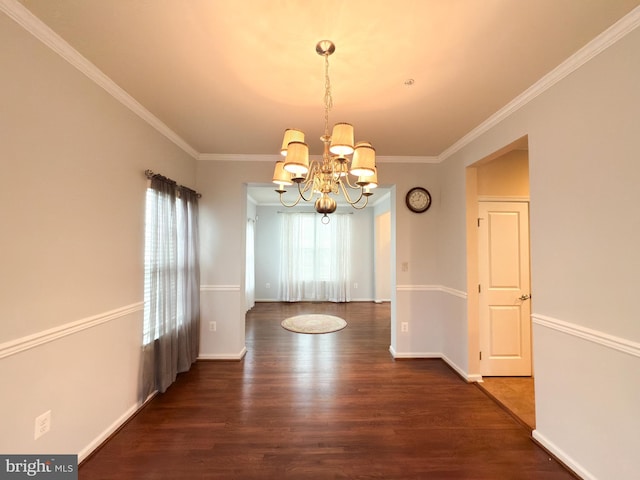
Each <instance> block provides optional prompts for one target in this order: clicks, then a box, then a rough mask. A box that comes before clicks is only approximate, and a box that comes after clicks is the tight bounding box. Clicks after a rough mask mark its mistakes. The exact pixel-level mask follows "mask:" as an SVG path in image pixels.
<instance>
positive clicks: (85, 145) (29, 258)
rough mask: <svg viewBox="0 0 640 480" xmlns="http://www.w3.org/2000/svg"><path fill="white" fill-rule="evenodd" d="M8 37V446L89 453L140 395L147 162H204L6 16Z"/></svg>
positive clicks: (4, 419) (4, 149) (1, 253)
mask: <svg viewBox="0 0 640 480" xmlns="http://www.w3.org/2000/svg"><path fill="white" fill-rule="evenodd" d="M0 45H2V48H0V72H2V74H0V105H2V109H1V112H0V166H1V171H2V178H3V182H2V188H1V189H0V218H1V219H2V227H1V228H2V248H0V265H1V270H2V274H1V275H0V305H1V310H0V314H1V317H0V325H1V328H0V378H2V382H3V389H2V392H3V393H2V395H0V425H2V428H1V429H2V435H0V451H1V452H3V453H51V452H61V453H79V454H80V456H81V458H82V457H83V456H84V455H86V454H87V453H88V452H89V451H90V450H91V449H92V448H93V447H95V446H96V445H97V444H98V443H99V442H100V441H101V440H102V439H104V438H105V437H106V435H107V434H109V433H111V431H112V430H113V429H114V428H115V427H117V426H118V425H119V424H120V422H121V421H122V420H124V419H125V418H126V417H127V416H128V415H129V414H131V412H133V411H135V409H136V408H137V406H138V405H139V397H138V395H139V393H138V386H139V373H140V372H139V370H140V345H141V341H142V314H143V304H142V302H143V251H144V250H143V249H144V202H145V190H146V178H145V176H144V174H143V172H144V170H145V169H147V168H149V169H152V170H154V171H157V172H159V173H162V174H164V175H166V176H169V177H172V178H174V179H175V180H177V181H178V182H179V183H182V184H185V185H188V186H192V187H193V186H195V170H196V167H195V163H196V162H195V161H194V160H193V159H192V158H191V157H189V156H187V155H186V154H185V153H184V152H183V151H182V150H179V149H178V148H177V147H176V146H175V145H174V144H173V143H171V142H170V141H169V140H167V139H166V138H165V137H164V136H162V135H160V134H159V133H158V132H157V131H156V130H155V129H153V128H151V127H150V126H149V125H148V124H147V123H145V122H143V121H142V120H141V119H140V118H139V117H138V116H137V115H136V114H134V113H133V112H132V111H131V110H129V109H127V108H126V107H124V106H123V105H122V104H121V103H119V102H118V101H116V100H115V99H114V98H113V97H111V96H110V95H109V94H107V93H106V92H105V91H104V90H102V89H101V88H100V87H98V86H97V85H96V84H94V83H93V82H92V81H91V80H89V78H88V77H86V76H85V75H84V74H83V73H80V72H79V71H78V70H76V69H75V68H73V67H72V66H70V64H68V63H67V62H66V61H65V60H63V59H62V58H61V57H60V56H58V55H57V54H55V53H53V52H52V51H51V50H49V49H48V48H47V47H45V46H44V45H43V44H42V43H41V42H40V41H39V40H37V39H35V38H34V37H33V36H31V34H29V33H27V32H26V31H25V30H24V29H23V28H22V27H20V26H18V25H17V24H15V23H14V22H13V21H12V20H11V19H9V18H8V17H7V16H5V15H4V14H0ZM47 410H51V431H50V432H49V433H47V434H46V435H45V436H43V437H41V438H40V439H38V440H34V427H35V425H34V421H35V418H36V417H37V416H38V415H40V414H42V413H44V412H45V411H47Z"/></svg>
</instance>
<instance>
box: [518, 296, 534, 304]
mask: <svg viewBox="0 0 640 480" xmlns="http://www.w3.org/2000/svg"><path fill="white" fill-rule="evenodd" d="M530 298H531V295H521V296H520V297H519V298H518V300H522V301H523V302H524V301H525V300H529V299H530Z"/></svg>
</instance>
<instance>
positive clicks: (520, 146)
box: [465, 135, 535, 382]
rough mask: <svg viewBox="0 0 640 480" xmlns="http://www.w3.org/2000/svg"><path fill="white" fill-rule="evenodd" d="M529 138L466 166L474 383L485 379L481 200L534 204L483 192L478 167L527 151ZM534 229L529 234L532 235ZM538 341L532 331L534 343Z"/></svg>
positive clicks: (470, 354) (470, 356)
mask: <svg viewBox="0 0 640 480" xmlns="http://www.w3.org/2000/svg"><path fill="white" fill-rule="evenodd" d="M527 145H528V138H527V136H526V135H525V136H524V137H521V138H519V139H517V140H515V141H514V142H512V143H510V144H509V145H506V146H505V147H503V148H501V149H499V150H497V151H495V152H493V153H492V154H489V155H487V156H486V157H484V158H481V159H478V161H476V162H475V163H472V164H469V165H468V166H467V167H466V168H465V182H466V187H465V188H466V205H465V209H466V219H465V223H466V233H467V236H466V237H467V238H466V252H467V359H468V364H467V372H468V375H467V378H468V379H469V381H471V382H482V375H481V373H480V330H479V329H480V325H479V302H480V299H479V295H478V284H479V272H478V228H477V222H478V202H479V201H480V200H484V201H500V200H502V201H528V202H529V206H530V207H531V205H532V203H531V200H530V198H529V195H528V192H527V195H522V196H513V195H499V196H489V195H481V194H480V193H479V185H478V168H480V167H482V166H483V165H486V164H488V163H490V162H492V161H493V160H497V159H499V158H500V157H503V156H505V155H507V154H509V153H511V152H513V151H515V150H527V149H528V147H527ZM531 233H532V232H531V230H530V231H529V234H530V236H531ZM534 341H535V339H534V338H533V332H532V343H533V342H534ZM534 361H535V359H534V358H533V348H532V374H533V362H534Z"/></svg>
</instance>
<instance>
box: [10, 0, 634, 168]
mask: <svg viewBox="0 0 640 480" xmlns="http://www.w3.org/2000/svg"><path fill="white" fill-rule="evenodd" d="M0 11H1V12H3V13H5V14H6V15H7V16H8V17H9V18H11V19H12V20H14V21H15V22H16V23H18V24H19V25H20V26H22V27H23V28H24V29H25V30H27V31H28V32H29V33H31V34H32V35H33V36H34V37H36V38H37V39H38V40H40V41H41V42H42V43H44V44H45V45H46V46H48V47H49V48H51V49H52V50H53V51H54V52H56V53H57V54H58V55H60V56H61V57H62V58H64V59H65V60H66V61H67V62H69V63H70V64H71V65H73V66H74V67H76V68H77V69H78V70H80V71H81V72H82V73H84V74H85V75H86V76H87V77H89V78H90V79H91V80H93V81H94V82H95V83H96V84H97V85H99V86H100V87H102V88H103V89H104V90H105V91H107V92H108V93H109V94H110V95H112V96H113V97H114V98H115V99H116V100H118V101H119V102H120V103H122V104H123V105H124V106H126V107H127V108H129V109H130V110H131V111H132V112H134V113H135V114H136V115H138V116H139V117H140V118H141V119H142V120H144V121H145V122H147V123H148V124H149V125H151V126H152V127H153V128H155V129H156V130H157V131H158V132H160V133H161V134H162V135H164V136H165V137H166V138H167V139H169V140H170V141H171V142H173V143H174V144H175V145H176V146H178V147H179V148H181V149H182V150H183V151H184V152H186V153H187V154H188V155H190V156H191V157H193V158H195V159H196V160H203V161H269V162H275V161H276V160H277V159H279V158H280V156H279V155H253V154H252V155H238V154H229V155H227V154H217V153H199V152H198V151H196V150H195V149H194V148H193V147H192V146H191V145H189V144H188V143H187V142H186V141H185V140H184V139H183V138H182V137H180V136H179V135H178V134H177V133H175V132H174V131H173V130H171V128H169V127H168V126H167V125H166V124H165V123H164V122H162V121H161V120H160V119H159V118H158V117H156V116H155V115H153V114H152V113H151V112H150V111H149V110H147V109H146V108H145V107H144V106H142V105H141V104H140V103H139V102H138V101H137V100H135V99H134V98H133V97H132V96H131V95H129V94H128V93H127V92H125V91H124V90H123V89H122V88H120V87H119V86H118V85H117V84H116V83H115V82H114V81H113V80H111V79H110V78H109V77H108V76H106V75H105V74H104V73H103V72H102V71H101V70H100V69H99V68H98V67H96V66H95V65H94V64H93V63H91V62H90V61H89V60H87V59H86V58H85V57H83V56H82V55H81V54H80V53H79V52H78V51H77V50H76V49H74V48H73V47H72V46H71V45H69V44H68V43H67V42H66V41H65V40H64V39H63V38H62V37H60V36H59V35H58V34H57V33H55V32H54V31H53V30H51V28H49V27H48V26H47V25H46V24H45V23H44V22H42V21H41V20H40V19H39V18H38V17H36V16H35V15H33V14H32V13H31V11H29V9H27V8H26V7H25V6H23V5H22V4H21V3H20V2H19V1H18V0H0ZM639 25H640V6H639V7H636V8H635V9H633V10H632V11H631V12H630V13H629V14H627V15H626V16H624V17H623V18H621V19H620V20H619V21H618V22H616V23H615V24H613V25H612V26H611V27H609V28H608V29H607V30H605V31H604V32H602V33H601V34H600V35H598V36H597V37H595V38H594V39H593V40H591V41H590V42H589V43H587V44H586V45H585V46H584V47H583V48H581V49H580V50H578V51H577V52H576V53H575V54H574V55H572V56H571V57H569V58H568V59H567V60H565V61H564V62H562V63H561V64H560V65H559V66H558V67H556V68H555V69H553V70H552V71H551V72H549V73H548V74H547V75H545V76H544V77H542V78H541V79H540V80H538V81H537V82H536V83H535V84H533V85H532V86H531V87H529V88H528V89H527V90H525V91H524V92H523V93H521V94H520V95H518V96H517V97H516V98H514V99H513V100H512V101H511V102H509V103H508V104H507V105H505V106H504V107H503V108H501V109H500V110H498V111H497V112H496V113H494V114H493V115H491V116H490V117H489V118H488V119H487V120H485V121H484V122H482V123H481V124H480V125H478V126H477V127H475V128H474V129H473V130H471V131H470V132H469V133H467V134H466V135H464V136H463V137H462V138H460V139H459V140H458V141H456V142H455V143H454V144H453V145H451V146H450V147H449V148H447V149H446V150H444V151H443V152H442V153H440V154H439V155H437V156H404V157H403V156H379V157H377V161H378V162H380V163H434V164H437V163H442V162H443V161H445V160H446V159H447V158H449V157H450V156H452V155H453V154H454V153H456V152H458V151H459V150H461V149H462V148H463V147H465V146H466V145H468V144H469V143H471V142H472V141H473V140H475V139H476V138H478V137H480V136H481V135H482V134H484V133H486V132H487V131H488V130H490V129H491V128H493V127H494V126H495V125H497V124H498V123H500V122H501V121H502V120H504V119H505V118H507V117H509V116H510V115H512V114H513V113H514V112H516V111H517V110H519V109H521V108H522V107H524V106H525V105H527V104H528V103H529V102H531V101H532V100H533V99H535V98H536V97H537V96H539V95H540V94H542V93H543V92H545V91H546V90H548V89H549V88H551V87H552V86H553V85H555V84H556V83H557V82H559V81H560V80H562V79H563V78H564V77H566V76H567V75H569V74H570V73H572V72H574V71H575V70H577V69H578V68H580V67H581V66H582V65H584V64H585V63H587V62H588V61H589V60H591V59H592V58H593V57H595V56H596V55H598V54H599V53H601V52H602V51H604V50H606V49H607V48H608V47H610V46H611V45H613V44H614V43H616V42H617V41H618V40H620V39H621V38H623V37H624V36H626V35H627V34H628V33H630V32H631V31H633V30H634V29H636V28H637V27H638V26H639Z"/></svg>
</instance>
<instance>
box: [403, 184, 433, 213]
mask: <svg viewBox="0 0 640 480" xmlns="http://www.w3.org/2000/svg"><path fill="white" fill-rule="evenodd" d="M405 202H406V203H407V208H408V209H409V210H411V211H412V212H416V213H423V212H426V211H427V210H429V207H430V206H431V194H430V193H429V191H428V190H427V189H425V188H422V187H414V188H412V189H411V190H409V191H408V192H407V196H406V198H405Z"/></svg>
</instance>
